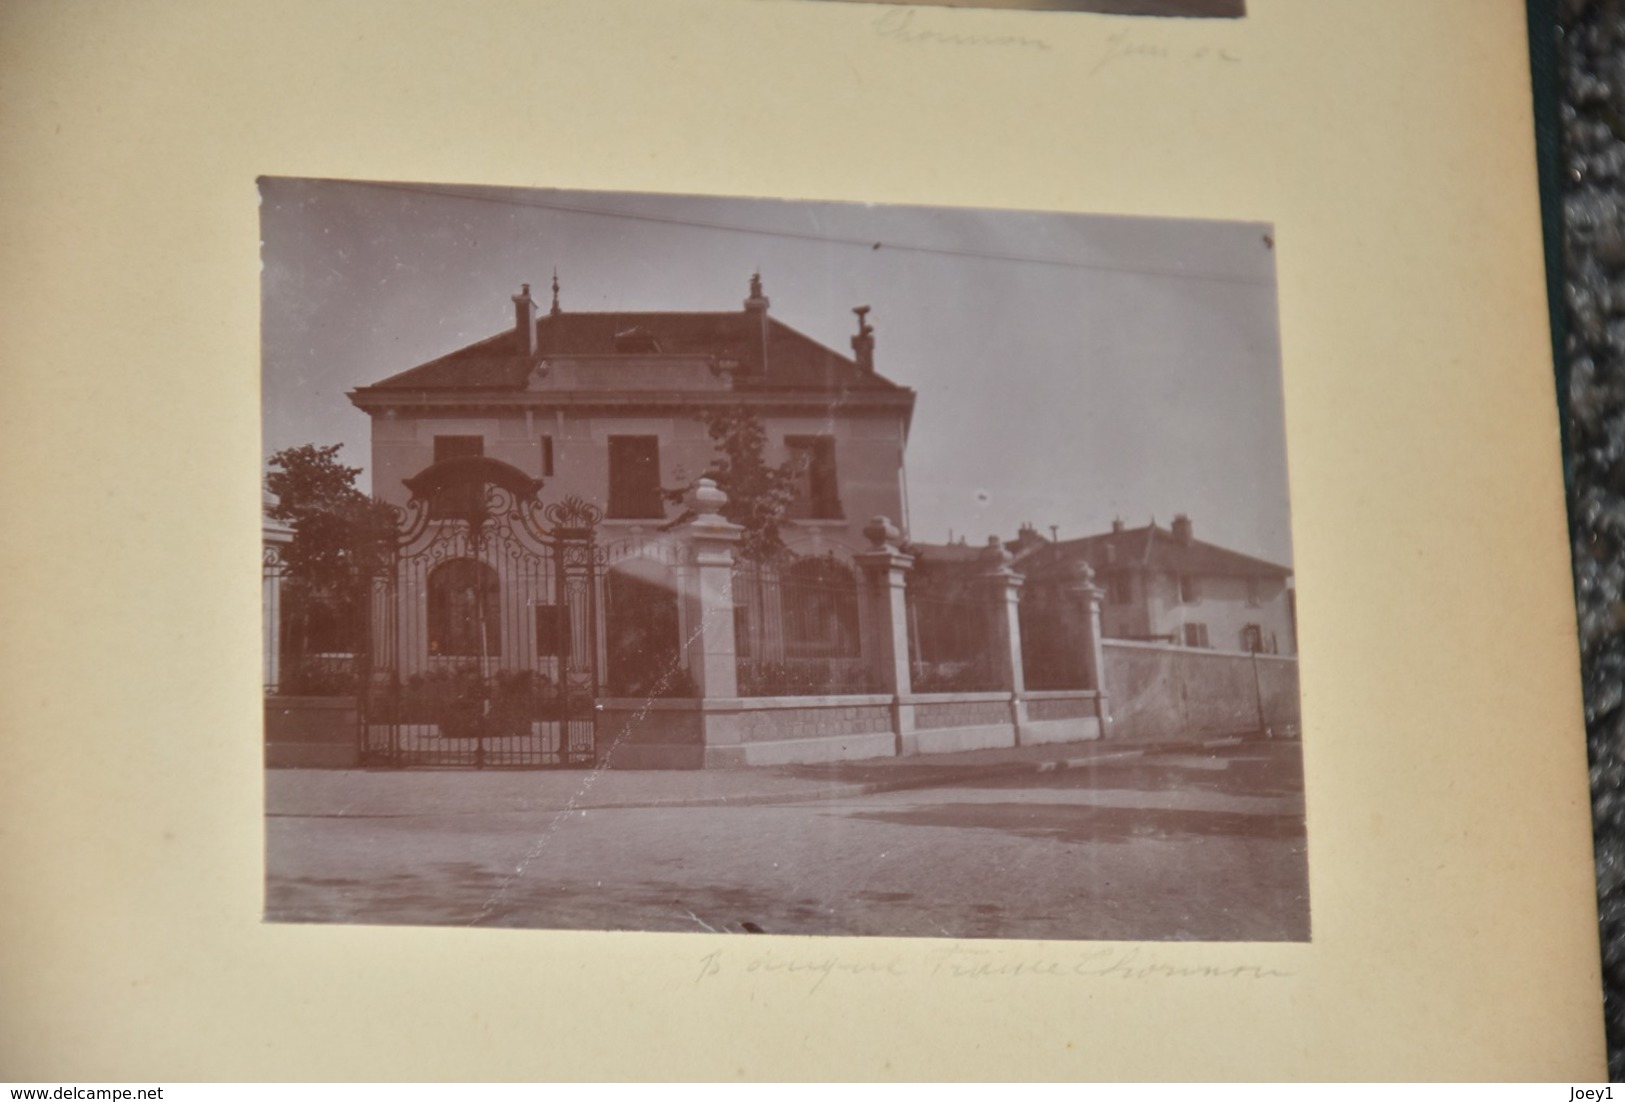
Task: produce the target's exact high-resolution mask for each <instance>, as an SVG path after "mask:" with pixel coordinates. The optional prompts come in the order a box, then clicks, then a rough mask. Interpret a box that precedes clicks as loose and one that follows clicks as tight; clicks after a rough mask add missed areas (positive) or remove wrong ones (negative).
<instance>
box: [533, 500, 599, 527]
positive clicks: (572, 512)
mask: <svg viewBox="0 0 1625 1102" xmlns="http://www.w3.org/2000/svg"><path fill="white" fill-rule="evenodd" d="M543 515H544V516H546V517H547V521H548V523H549V524H552V525H553V526H555V527H557V528H596V527H598V522H599V521H601V520H603V519H604V511H603V510H602V509H600V508H598V506H596V505H594V504H592V503H591V502H590V501H587V500H586V499H585V498H582V497H578V496H577V495H575V494H571V495H569V496H568V497H566V498H565V499H564V500H563V501H555V502H554V503H553V504H551V505H549V506H548V507H547V508H546V509H545V510H543Z"/></svg>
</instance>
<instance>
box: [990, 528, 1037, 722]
mask: <svg viewBox="0 0 1625 1102" xmlns="http://www.w3.org/2000/svg"><path fill="white" fill-rule="evenodd" d="M1014 558H1015V556H1014V555H1013V554H1011V553H1010V552H1009V551H1008V550H1007V549H1006V548H1005V546H1004V544H1003V543H1002V542H1000V540H999V537H998V536H989V537H988V538H987V550H985V551H983V552H982V562H983V564H984V567H983V572H982V582H983V585H984V587H985V589H986V592H987V596H988V605H989V615H990V616H991V617H992V621H993V630H992V639H991V645H992V652H993V653H992V659H993V670H994V675H995V676H996V677H997V679H998V682H997V683H998V686H999V688H1000V689H1002V690H1005V691H1007V692H1009V694H1010V726H1011V728H1012V729H1013V731H1014V734H1015V740H1016V744H1017V745H1020V743H1021V731H1022V728H1023V727H1025V726H1026V725H1027V701H1026V699H1025V696H1026V692H1027V681H1026V675H1025V673H1024V672H1023V670H1022V668H1021V587H1022V585H1023V584H1024V582H1025V581H1026V579H1025V578H1023V577H1022V576H1021V575H1020V574H1018V573H1016V572H1015V571H1014V570H1012V569H1011V568H1010V562H1011V560H1012V559H1014Z"/></svg>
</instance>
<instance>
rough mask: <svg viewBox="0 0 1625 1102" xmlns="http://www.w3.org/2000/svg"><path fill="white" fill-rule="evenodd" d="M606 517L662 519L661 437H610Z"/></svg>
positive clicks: (663, 504)
mask: <svg viewBox="0 0 1625 1102" xmlns="http://www.w3.org/2000/svg"><path fill="white" fill-rule="evenodd" d="M609 515H610V516H612V517H623V518H629V517H664V516H665V515H666V507H665V503H664V502H662V501H661V498H660V438H659V437H658V436H611V437H610V438H609Z"/></svg>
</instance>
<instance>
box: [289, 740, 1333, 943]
mask: <svg viewBox="0 0 1625 1102" xmlns="http://www.w3.org/2000/svg"><path fill="white" fill-rule="evenodd" d="M1057 756H1061V755H1059V754H1058V755H1057ZM916 761H924V759H916ZM922 768H925V769H929V766H928V765H927V766H924V767H920V766H916V767H914V772H912V773H910V774H909V777H910V780H909V782H908V783H910V784H918V785H921V786H920V787H908V788H901V789H898V790H892V791H864V790H862V789H860V788H858V787H856V786H854V785H850V784H848V785H846V786H845V787H844V788H836V789H830V788H829V787H828V786H826V787H825V789H824V792H825V793H826V794H823V795H816V798H809V797H808V796H807V795H804V794H799V793H798V791H797V789H796V788H795V787H794V786H793V784H792V779H793V778H794V776H795V771H782V772H783V773H785V774H788V775H790V777H791V779H786V778H785V777H779V778H774V777H771V776H763V777H761V778H760V783H762V784H765V783H767V782H768V781H769V780H772V781H773V782H774V783H775V784H780V785H783V786H784V787H783V788H782V791H781V792H780V794H778V795H774V794H772V791H773V790H769V793H770V794H769V795H767V796H765V797H762V796H757V797H753V798H745V799H739V800H732V801H728V802H720V800H719V798H715V797H712V798H710V799H709V802H707V801H706V800H696V801H693V803H692V804H691V805H690V806H682V805H674V804H672V802H671V801H669V800H662V799H651V798H647V797H644V796H640V795H639V793H645V792H647V791H649V790H650V789H649V786H650V785H659V784H661V783H664V782H663V781H662V778H669V783H670V785H671V786H673V787H674V788H676V787H679V786H682V785H685V784H686V785H693V784H694V783H696V781H695V778H696V776H697V775H695V774H688V775H686V777H685V775H683V774H639V775H636V777H635V778H633V777H616V776H615V775H614V773H613V771H609V772H606V773H604V774H602V775H600V776H599V777H598V778H597V779H599V780H601V781H602V782H603V783H602V786H600V787H597V788H595V789H594V791H593V793H592V797H593V798H591V799H586V800H583V799H581V798H580V796H579V794H577V795H574V796H571V797H570V798H567V799H556V800H553V801H552V802H551V803H549V802H548V801H547V800H545V799H542V798H540V797H537V798H532V797H530V796H529V795H527V793H529V792H530V791H531V790H532V789H531V788H527V787H524V786H526V785H534V786H546V785H553V786H555V787H557V786H558V785H559V784H560V783H561V781H560V780H559V779H558V778H559V777H560V775H559V774H550V775H545V776H542V775H538V774H519V775H515V774H477V773H472V772H441V773H416V774H393V775H381V776H380V775H378V774H362V773H354V774H342V775H338V776H333V775H328V776H326V777H315V776H312V777H311V778H310V781H309V783H310V784H319V785H322V786H326V787H323V788H321V789H320V790H319V791H318V790H312V789H310V788H309V787H308V785H306V782H305V778H300V777H286V778H283V777H277V776H275V774H274V773H273V799H272V800H271V803H270V805H269V814H268V817H267V821H266V825H267V849H268V858H267V867H268V872H267V907H266V917H267V918H268V919H269V920H272V921H283V922H364V923H389V924H412V925H484V926H508V927H536V928H554V929H601V930H686V931H718V932H732V933H738V932H763V933H772V934H829V935H842V934H844V935H880V936H924V937H951V938H993V937H999V938H1039V939H1091V940H1092V939H1104V940H1122V939H1134V940H1226V941H1230V940H1248V941H1279V940H1306V939H1307V938H1308V937H1309V902H1308V865H1307V854H1306V844H1305V835H1304V815H1303V784H1302V765H1301V753H1300V747H1299V745H1298V744H1297V743H1292V742H1274V743H1265V742H1245V743H1239V744H1235V745H1230V746H1225V747H1221V748H1212V749H1202V748H1196V749H1191V748H1186V749H1180V750H1170V751H1160V752H1153V753H1149V754H1145V755H1143V756H1127V757H1113V756H1110V755H1103V756H1102V757H1101V759H1100V760H1099V761H1092V762H1090V763H1089V764H1088V765H1086V766H1079V765H1077V764H1074V765H1073V767H1071V768H1060V769H1055V770H1053V771H1048V772H1040V771H1034V770H1030V769H1029V770H1028V771H1025V772H1022V773H1019V774H1011V773H1008V772H1007V773H1005V774H1004V775H975V776H962V775H960V774H958V773H954V772H952V771H950V770H948V769H946V768H944V769H943V773H944V780H943V782H942V783H931V775H930V774H929V772H927V773H926V774H925V775H924V779H923V780H922V779H920V771H921V769H922ZM313 772H314V771H313ZM735 772H736V773H743V772H747V771H735ZM749 772H756V771H749ZM765 772H766V774H773V773H775V772H779V771H773V770H767V771H765ZM893 772H895V770H894V771H893ZM875 773H876V774H877V775H880V774H883V773H884V769H883V768H881V767H877V768H876V769H875ZM805 774H806V771H803V774H802V775H805ZM527 778H529V779H527ZM582 778H583V775H581V774H576V775H575V776H574V779H573V780H572V778H570V777H569V776H568V775H565V777H564V780H565V781H566V782H569V783H574V784H576V785H578V786H581V787H583V788H584V787H585V784H586V783H589V782H585V781H584V780H583V779H582ZM709 783H717V782H716V781H714V780H713V781H711V782H709ZM738 783H741V784H743V783H746V782H745V781H739V782H738ZM807 783H808V784H811V783H813V782H812V781H811V780H809V781H808V782H807ZM349 785H353V786H355V790H356V792H357V793H359V794H360V795H358V796H357V798H354V799H351V798H349V797H348V796H346V797H345V798H343V799H340V798H339V796H338V795H337V794H340V793H344V792H347V791H348V789H347V787H346V786H349ZM617 785H619V786H621V787H620V788H619V789H617V787H616V786H617ZM634 786H635V788H634ZM313 791H314V792H315V794H314V795H313V794H312V792H313ZM810 791H813V792H814V793H817V792H818V789H816V788H814V789H811V790H810ZM618 794H624V795H626V796H627V798H625V799H617V795H618ZM363 796H364V797H365V798H362V797H363ZM724 799H725V798H724ZM391 800H393V801H395V803H394V804H391V803H390V801H391ZM323 803H330V804H333V805H334V806H331V807H325V808H324V807H323V806H319V805H322V804H323Z"/></svg>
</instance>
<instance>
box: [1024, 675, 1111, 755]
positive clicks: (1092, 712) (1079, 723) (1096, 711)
mask: <svg viewBox="0 0 1625 1102" xmlns="http://www.w3.org/2000/svg"><path fill="white" fill-rule="evenodd" d="M1024 702H1025V707H1026V711H1027V716H1026V719H1025V720H1023V721H1022V724H1021V731H1020V735H1019V741H1020V743H1021V745H1022V746H1036V745H1038V744H1040V743H1050V742H1089V741H1091V740H1093V739H1097V738H1099V737H1100V734H1101V732H1100V694H1099V693H1097V692H1094V691H1093V690H1089V689H1066V690H1054V691H1048V692H1031V693H1028V694H1027V695H1026V697H1025V698H1024Z"/></svg>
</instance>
